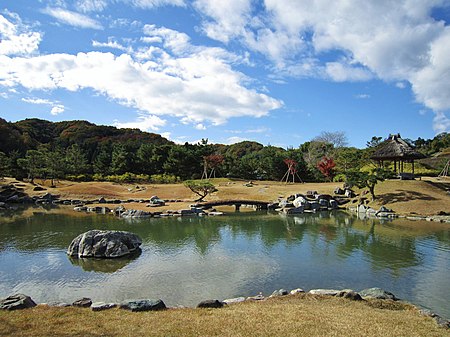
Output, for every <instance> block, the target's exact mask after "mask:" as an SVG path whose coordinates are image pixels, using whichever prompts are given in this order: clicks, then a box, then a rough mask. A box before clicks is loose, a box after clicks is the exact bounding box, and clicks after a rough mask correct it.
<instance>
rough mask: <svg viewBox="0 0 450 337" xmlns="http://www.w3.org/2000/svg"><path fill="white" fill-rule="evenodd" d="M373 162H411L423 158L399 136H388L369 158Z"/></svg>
mask: <svg viewBox="0 0 450 337" xmlns="http://www.w3.org/2000/svg"><path fill="white" fill-rule="evenodd" d="M370 158H371V159H374V160H413V159H421V158H425V156H424V155H423V154H422V153H420V152H417V151H416V150H414V149H413V148H412V146H411V145H409V144H408V143H407V142H405V141H404V140H403V139H402V138H401V137H400V134H395V135H389V137H388V138H387V139H386V140H385V141H384V142H383V143H381V144H380V145H378V147H377V149H376V150H375V152H374V153H373V154H372V156H371V157H370Z"/></svg>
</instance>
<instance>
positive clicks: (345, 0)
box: [0, 0, 450, 148]
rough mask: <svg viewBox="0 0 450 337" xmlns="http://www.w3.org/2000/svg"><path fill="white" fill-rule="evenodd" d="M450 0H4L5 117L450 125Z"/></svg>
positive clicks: (284, 138)
mask: <svg viewBox="0 0 450 337" xmlns="http://www.w3.org/2000/svg"><path fill="white" fill-rule="evenodd" d="M449 25H450V1H449V0H395V1H394V0H377V1H366V0H336V1H328V0H260V1H257V0H227V1H225V0H192V1H188V0H74V1H69V0H49V1H45V0H35V1H30V0H6V1H5V0H2V1H0V117H1V118H4V119H6V120H7V121H18V120H22V119H25V118H41V119H46V120H51V121H65V120H88V121H90V122H92V123H96V124H101V125H113V126H116V127H120V128H139V129H141V130H143V131H148V132H154V133H158V134H161V135H163V136H164V137H166V138H168V139H170V140H173V141H175V142H179V143H184V142H191V143H195V142H198V141H200V140H201V139H208V140H209V142H210V143H222V144H232V143H236V142H239V141H243V140H253V141H257V142H260V143H262V144H264V145H274V146H280V147H283V148H288V147H294V148H295V147H298V146H299V145H300V144H302V143H304V142H306V141H309V140H311V139H313V138H314V137H316V136H318V135H319V134H320V133H321V132H324V131H327V132H336V131H339V132H345V134H346V136H347V138H348V143H349V145H351V146H356V147H359V148H364V147H365V144H366V142H367V141H368V140H370V139H371V138H372V136H381V137H387V136H388V134H390V133H400V134H401V135H402V137H404V138H410V139H417V138H418V137H422V138H433V137H434V136H435V135H436V134H438V133H440V132H449V131H450V26H449Z"/></svg>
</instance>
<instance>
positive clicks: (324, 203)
mask: <svg viewBox="0 0 450 337" xmlns="http://www.w3.org/2000/svg"><path fill="white" fill-rule="evenodd" d="M319 206H320V208H328V200H327V199H319Z"/></svg>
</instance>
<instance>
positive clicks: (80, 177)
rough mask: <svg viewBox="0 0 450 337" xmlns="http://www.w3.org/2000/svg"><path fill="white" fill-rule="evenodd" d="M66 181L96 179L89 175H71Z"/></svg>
mask: <svg viewBox="0 0 450 337" xmlns="http://www.w3.org/2000/svg"><path fill="white" fill-rule="evenodd" d="M66 179H67V180H70V181H90V180H92V179H94V177H93V176H90V175H87V174H78V175H77V174H69V175H67V176H66ZM94 180H96V179H94Z"/></svg>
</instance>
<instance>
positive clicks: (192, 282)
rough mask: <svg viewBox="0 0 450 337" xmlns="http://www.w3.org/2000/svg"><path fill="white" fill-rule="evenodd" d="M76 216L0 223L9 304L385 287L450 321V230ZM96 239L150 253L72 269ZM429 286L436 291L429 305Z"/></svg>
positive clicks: (238, 218) (349, 222)
mask: <svg viewBox="0 0 450 337" xmlns="http://www.w3.org/2000/svg"><path fill="white" fill-rule="evenodd" d="M34 211H35V210H34ZM76 215H77V216H68V215H65V214H58V213H56V214H54V213H50V214H48V213H46V212H39V213H38V214H35V215H34V216H24V217H20V216H19V217H18V216H17V215H15V217H14V218H7V219H5V218H3V219H2V218H0V221H1V222H0V228H1V230H0V295H1V296H6V295H9V294H10V292H18V291H22V292H25V293H29V294H31V295H33V297H34V298H36V300H37V301H41V302H42V301H51V300H64V301H70V300H74V299H76V297H77V296H78V297H81V296H91V297H92V298H94V299H95V300H105V301H116V300H122V299H126V298H130V297H135V298H141V297H159V298H163V299H164V300H165V301H166V302H167V303H169V305H176V304H182V305H195V304H196V302H198V301H200V300H203V299H205V298H208V297H209V298H225V297H235V296H240V295H251V294H256V293H258V292H260V291H262V292H263V293H270V292H272V291H273V290H274V289H276V288H281V287H283V288H297V287H302V288H306V289H309V288H318V287H323V288H325V287H329V288H348V287H350V288H354V289H356V290H359V289H362V288H366V287H372V286H379V287H384V288H386V289H387V290H390V291H392V292H394V293H395V294H396V295H398V296H399V297H401V298H404V299H408V300H410V301H413V302H417V303H419V304H422V305H424V306H428V307H431V308H433V309H434V310H436V311H438V312H440V313H441V314H444V315H447V316H449V317H450V308H448V307H446V306H445V305H444V304H443V303H444V302H443V299H444V300H445V301H447V302H448V301H450V294H444V295H443V294H442V289H445V287H447V288H448V287H449V286H450V280H449V279H448V278H445V277H444V276H443V275H444V274H445V272H448V270H450V227H449V226H448V224H443V225H437V224H430V223H419V222H416V223H413V224H411V223H410V222H407V221H406V220H405V221H402V220H395V221H388V222H384V223H382V222H380V221H378V220H374V219H364V220H361V219H358V218H357V217H355V216H352V215H348V214H347V213H345V212H339V211H337V212H331V213H330V212H322V213H316V214H302V215H298V216H280V215H278V214H270V213H263V212H255V213H244V214H243V213H241V214H232V215H230V216H226V217H205V218H198V217H189V218H161V219H142V220H134V221H124V220H123V219H117V218H114V217H112V216H106V215H89V216H81V215H78V214H76ZM90 229H111V230H126V231H130V232H133V233H136V234H137V235H139V236H140V237H141V238H142V239H143V244H142V246H141V247H142V253H141V255H139V256H134V257H133V258H131V259H119V260H95V259H82V260H81V259H80V260H73V259H71V260H69V259H68V257H67V256H66V255H65V251H66V249H67V247H68V245H69V244H70V242H71V241H72V239H73V238H74V237H76V236H77V235H79V234H80V233H83V232H85V231H87V230H90ZM30 270H31V272H30ZM443 271H445V272H443ZM426 284H429V285H436V287H435V288H431V287H429V288H428V289H427V292H426V293H427V296H424V290H423V287H425V285H426ZM439 289H440V290H439Z"/></svg>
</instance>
